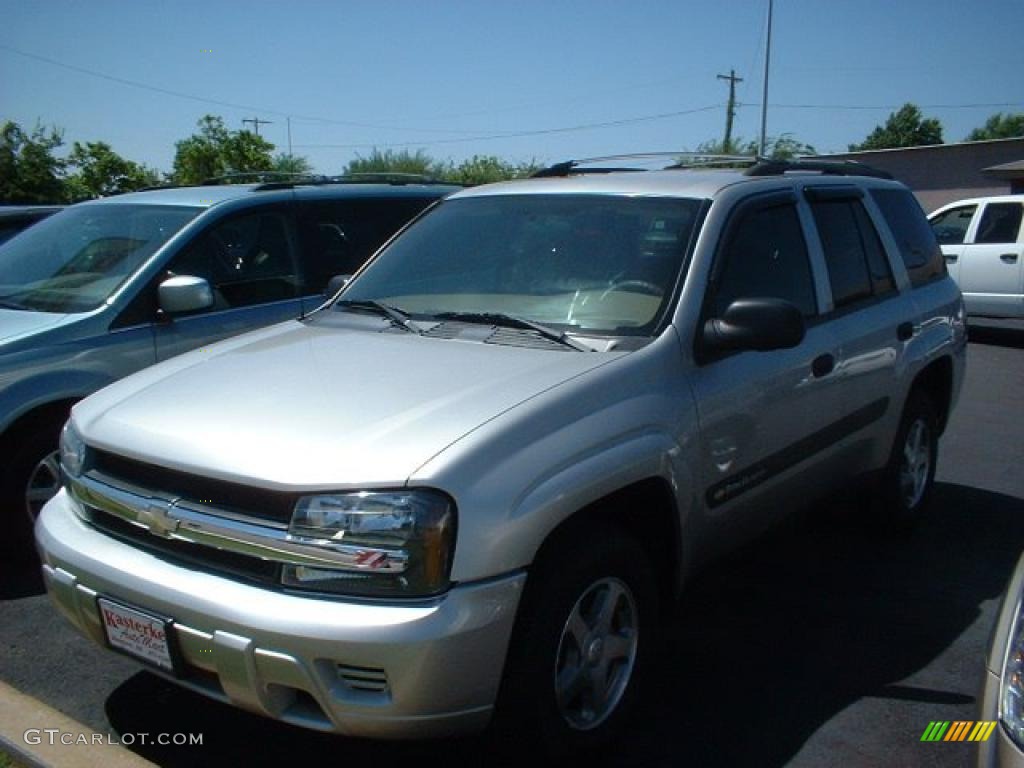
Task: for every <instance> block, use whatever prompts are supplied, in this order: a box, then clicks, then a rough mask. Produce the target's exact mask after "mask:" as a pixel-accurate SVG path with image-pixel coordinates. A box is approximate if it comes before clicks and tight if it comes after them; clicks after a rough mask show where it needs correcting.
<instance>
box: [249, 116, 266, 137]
mask: <svg viewBox="0 0 1024 768" xmlns="http://www.w3.org/2000/svg"><path fill="white" fill-rule="evenodd" d="M246 123H252V124H253V128H254V129H255V132H256V135H257V136H259V135H260V126H261V125H271V124H272V123H273V121H272V120H260V119H259V118H258V117H252V118H250V117H247V118H245V119H243V120H242V125H245V124H246Z"/></svg>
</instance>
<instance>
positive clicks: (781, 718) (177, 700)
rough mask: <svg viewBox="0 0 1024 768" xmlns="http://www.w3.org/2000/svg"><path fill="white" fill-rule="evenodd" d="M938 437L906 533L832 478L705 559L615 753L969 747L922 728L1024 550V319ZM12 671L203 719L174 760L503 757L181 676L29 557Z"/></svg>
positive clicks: (137, 718) (889, 755)
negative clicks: (184, 683) (924, 507)
mask: <svg viewBox="0 0 1024 768" xmlns="http://www.w3.org/2000/svg"><path fill="white" fill-rule="evenodd" d="M940 450H941V460H940V464H939V470H938V474H937V478H936V479H937V486H936V489H935V490H936V493H935V498H934V502H933V509H932V517H931V519H930V520H929V521H928V522H927V523H926V524H925V525H924V526H922V527H921V528H920V529H919V530H918V531H916V532H915V533H914V534H912V535H910V536H909V537H905V538H893V537H891V536H888V535H886V534H884V533H883V532H882V531H880V530H878V529H877V528H876V527H874V526H873V525H871V524H870V523H869V522H867V521H866V520H865V515H864V514H863V512H864V510H863V508H862V507H861V506H860V504H859V503H857V502H856V501H854V500H848V499H845V498H842V497H840V498H834V499H830V500H829V501H827V502H823V503H820V504H817V505H815V506H814V507H812V508H810V509H808V510H806V511H805V512H804V513H802V514H800V515H797V516H795V517H794V518H792V519H791V520H790V521H788V522H787V523H785V524H784V525H782V526H780V527H779V528H777V529H775V530H773V531H771V532H769V533H768V534H767V535H765V536H763V537H761V538H760V539H758V540H757V541H756V542H754V543H752V544H751V545H749V546H748V547H746V548H745V549H743V550H742V551H740V552H737V553H735V554H733V555H731V556H730V557H729V558H728V559H726V560H724V561H721V562H719V563H717V564H716V565H715V566H713V567H712V568H710V569H708V570H706V571H705V572H703V573H702V574H700V575H699V576H698V577H697V579H696V580H695V581H694V582H693V583H692V585H691V588H690V589H689V590H688V592H687V595H686V597H685V599H684V602H683V604H682V605H681V606H680V607H679V609H678V611H677V613H676V615H675V619H674V622H673V628H672V633H671V638H670V646H671V647H670V649H669V651H668V653H667V657H666V659H665V660H664V662H663V663H662V670H661V672H662V674H661V675H660V679H659V682H658V686H657V688H658V689H657V690H654V691H648V695H647V697H646V698H647V701H648V702H649V704H648V706H647V709H646V710H645V712H643V713H642V716H641V717H640V718H639V719H638V721H637V722H636V724H635V726H634V727H633V729H632V730H631V731H630V733H629V734H628V735H627V736H626V737H625V738H623V739H622V740H621V742H620V743H618V744H616V745H614V747H613V749H611V750H609V751H608V753H607V754H606V756H605V758H604V760H603V763H602V764H603V765H607V766H670V765H671V766H676V765H681V764H688V765H698V766H709V767H714V766H736V765H757V766H769V767H774V766H832V765H835V766H840V765H841V766H859V765H863V766H873V765H892V766H919V765H925V764H928V765H930V766H936V767H938V766H962V765H967V764H968V763H969V761H970V759H971V757H972V753H971V747H970V746H969V745H968V744H966V743H964V744H952V743H941V742H940V743H922V742H920V737H921V734H922V732H923V731H924V729H925V727H926V726H927V725H928V723H929V722H930V721H932V720H957V719H962V720H971V719H974V718H975V717H976V715H977V710H976V701H975V697H976V695H977V693H978V688H979V684H980V681H981V676H982V663H983V653H984V649H985V646H986V643H987V640H988V633H989V630H990V628H991V625H992V622H993V620H994V616H995V611H996V608H997V606H998V603H999V599H1000V597H1001V593H1002V590H1003V588H1004V586H1005V582H1006V580H1007V578H1008V576H1009V574H1010V571H1011V569H1012V567H1013V565H1014V562H1015V560H1016V558H1017V556H1018V555H1019V553H1020V552H1021V550H1024V472H1022V471H1021V468H1022V467H1024V323H1015V322H1002V323H977V324H972V330H971V344H970V350H969V365H968V375H967V381H966V385H965V388H964V391H963V395H962V397H961V401H960V405H959V408H958V410H957V411H956V413H955V414H954V417H953V419H952V421H951V423H950V426H949V429H948V431H947V433H946V435H945V437H944V438H943V440H942V443H941V448H940ZM0 680H2V681H4V682H6V683H8V684H10V685H11V686H13V687H14V688H16V689H18V690H19V691H21V692H23V693H26V694H28V695H30V696H33V697H36V698H37V699H39V700H41V701H43V702H45V703H47V704H49V706H51V707H53V708H55V709H57V710H59V711H61V712H63V713H65V714H66V715H68V716H70V717H73V718H74V719H76V720H78V721H79V722H81V723H84V724H86V725H88V726H90V727H92V728H94V729H96V730H99V731H113V732H121V733H139V732H150V733H158V732H192V733H197V732H198V733H203V734H204V739H203V746H202V747H194V746H192V747H181V748H173V747H166V748H160V747H136V750H137V751H138V752H139V753H140V754H142V755H143V756H145V757H147V758H148V759H150V760H153V761H154V762H157V763H159V764H161V765H165V766H199V765H221V764H225V763H229V764H234V763H238V764H249V765H280V764H281V763H282V762H284V761H286V760H294V759H295V757H296V756H297V755H301V756H302V759H303V760H305V761H330V762H332V763H337V762H339V761H341V760H342V759H343V760H344V761H345V762H346V763H348V764H359V763H361V762H363V761H373V762H374V763H375V764H380V763H384V764H387V763H389V762H392V761H403V762H404V761H409V760H413V759H414V760H416V762H417V764H418V765H421V766H422V765H427V766H430V765H439V766H440V765H445V766H446V767H447V768H457V767H458V766H470V765H473V766H475V765H480V764H483V763H484V760H486V761H487V764H492V763H495V762H500V761H498V760H497V759H496V758H498V757H500V756H499V755H496V754H494V751H495V747H494V745H493V743H492V742H490V741H489V740H488V739H487V738H486V737H478V738H472V739H464V740H459V741H444V742H433V743H404V744H372V743H366V742H358V741H353V740H345V739H339V738H335V737H330V736H325V735H322V734H316V733H311V732H308V731H303V730H300V729H297V728H293V727H290V726H284V725H281V724H278V723H274V722H270V721H267V720H263V719H261V718H259V717H257V716H255V715H249V714H246V713H244V712H241V711H239V710H235V709H233V708H231V707H228V706H224V705H221V704H218V703H216V702H211V701H208V700H206V699H204V698H202V697H200V696H198V695H195V694H192V693H189V692H186V691H183V690H179V689H177V688H176V687H175V686H173V685H170V684H168V683H165V682H163V681H162V680H160V679H159V678H157V677H155V676H153V675H150V674H148V673H146V672H140V671H139V669H138V667H137V666H136V665H135V664H133V663H132V662H130V661H128V660H125V659H121V658H119V657H117V656H114V655H112V654H109V653H105V652H103V651H101V650H99V649H97V648H95V647H94V646H93V645H92V644H90V643H89V642H87V641H85V640H84V639H82V638H80V637H79V636H78V635H76V634H75V633H74V632H73V631H72V630H71V629H70V628H69V627H68V626H67V625H66V623H65V622H64V620H63V619H62V618H61V617H60V616H58V614H57V613H56V611H54V610H53V609H52V608H51V607H50V605H49V603H48V601H47V598H46V597H45V596H44V595H42V594H41V584H40V582H39V579H38V577H37V575H36V572H35V567H34V565H33V564H32V563H30V562H28V561H26V562H20V563H12V562H5V563H2V564H0ZM39 727H40V728H45V727H47V724H45V723H40V724H39ZM82 749H88V747H84V746H83V747H82ZM590 762H593V761H590Z"/></svg>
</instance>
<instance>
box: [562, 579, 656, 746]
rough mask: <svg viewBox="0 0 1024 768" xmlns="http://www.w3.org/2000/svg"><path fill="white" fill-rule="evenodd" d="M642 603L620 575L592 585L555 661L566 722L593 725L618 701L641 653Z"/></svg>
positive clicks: (570, 621) (565, 631)
mask: <svg viewBox="0 0 1024 768" xmlns="http://www.w3.org/2000/svg"><path fill="white" fill-rule="evenodd" d="M637 622H638V615H637V604H636V600H635V598H634V597H633V594H632V592H630V590H629V587H628V586H627V585H626V584H625V583H624V582H623V581H621V580H619V579H615V578H606V579H601V580H600V581H597V582H595V583H593V584H591V585H590V586H589V587H588V588H587V589H586V590H585V591H584V592H583V594H582V595H581V596H580V598H579V599H578V600H577V601H576V604H575V605H574V606H573V609H572V611H571V612H570V614H569V619H568V621H566V623H565V626H564V627H563V629H562V636H561V638H560V640H559V643H558V658H557V660H556V664H555V680H554V683H555V700H556V702H557V704H558V710H559V712H560V713H561V715H562V717H563V718H564V719H565V721H566V723H568V724H569V726H570V727H571V728H573V729H575V730H581V731H585V730H590V729H591V728H596V727H597V726H598V725H600V724H601V723H602V722H604V721H605V720H606V719H607V718H608V717H609V716H610V715H611V714H612V713H613V712H614V711H615V708H616V707H617V706H618V704H619V702H620V701H621V699H622V696H623V694H624V693H625V692H626V688H627V687H628V686H629V681H630V678H631V676H632V673H633V665H634V663H635V661H636V652H637V628H638V623H637Z"/></svg>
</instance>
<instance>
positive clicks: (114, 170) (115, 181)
mask: <svg viewBox="0 0 1024 768" xmlns="http://www.w3.org/2000/svg"><path fill="white" fill-rule="evenodd" d="M67 166H68V167H69V168H73V169H75V170H74V172H72V173H71V174H70V175H69V176H68V177H67V180H66V189H65V195H66V198H67V200H68V201H69V202H77V201H79V200H88V199H90V198H93V197H104V196H106V195H116V194H118V193H121V192H131V191H133V190H136V189H142V188H143V187H152V186H155V185H157V184H158V183H159V182H160V179H159V175H158V174H157V172H156V171H155V170H153V169H152V168H147V167H146V166H144V165H139V164H138V163H134V162H132V161H131V160H126V159H125V158H123V157H121V156H120V155H119V154H117V153H116V152H114V150H113V149H111V147H110V145H109V144H107V143H106V142H103V141H96V142H92V141H90V142H86V143H85V144H80V143H79V142H77V141H76V142H75V144H74V147H73V148H72V149H71V152H70V154H69V155H68V158H67Z"/></svg>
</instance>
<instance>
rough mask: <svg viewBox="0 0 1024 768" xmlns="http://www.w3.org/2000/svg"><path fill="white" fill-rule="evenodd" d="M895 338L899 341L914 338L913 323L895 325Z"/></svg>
mask: <svg viewBox="0 0 1024 768" xmlns="http://www.w3.org/2000/svg"><path fill="white" fill-rule="evenodd" d="M896 338H897V339H899V340H900V341H910V340H911V339H912V338H914V324H913V323H900V324H899V325H897V326H896Z"/></svg>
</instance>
